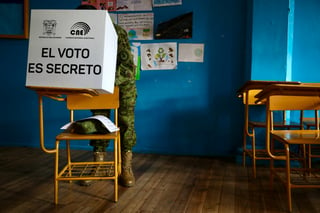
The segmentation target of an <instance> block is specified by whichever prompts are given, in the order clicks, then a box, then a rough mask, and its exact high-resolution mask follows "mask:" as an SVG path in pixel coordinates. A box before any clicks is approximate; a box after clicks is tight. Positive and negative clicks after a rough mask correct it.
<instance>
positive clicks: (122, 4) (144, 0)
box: [117, 0, 152, 11]
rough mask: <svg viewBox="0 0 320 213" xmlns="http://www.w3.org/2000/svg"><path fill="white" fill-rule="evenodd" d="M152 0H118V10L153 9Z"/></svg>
mask: <svg viewBox="0 0 320 213" xmlns="http://www.w3.org/2000/svg"><path fill="white" fill-rule="evenodd" d="M151 10H152V4H151V0H134V1H132V0H117V11H151Z"/></svg>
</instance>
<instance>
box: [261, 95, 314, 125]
mask: <svg viewBox="0 0 320 213" xmlns="http://www.w3.org/2000/svg"><path fill="white" fill-rule="evenodd" d="M267 105H268V106H267V108H268V110H269V112H270V113H272V112H273V111H277V110H301V112H302V113H301V115H300V117H301V118H300V120H301V121H303V111H305V110H314V111H315V118H314V119H315V123H316V124H317V125H316V129H319V123H318V119H319V115H318V110H320V97H319V96H299V95H297V96H286V95H274V96H270V97H269V100H268V104H267ZM270 116H271V117H272V115H271V114H270ZM272 126H273V121H272V119H271V128H272Z"/></svg>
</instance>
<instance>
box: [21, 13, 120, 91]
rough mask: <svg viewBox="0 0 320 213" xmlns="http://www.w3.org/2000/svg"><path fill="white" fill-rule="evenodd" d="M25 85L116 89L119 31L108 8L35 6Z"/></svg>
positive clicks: (31, 23) (102, 89) (31, 24)
mask: <svg viewBox="0 0 320 213" xmlns="http://www.w3.org/2000/svg"><path fill="white" fill-rule="evenodd" d="M30 20H31V21H30V39H29V50H28V64H27V75H26V86H32V87H48V88H76V89H95V90H97V91H98V92H99V93H113V88H114V82H115V71H116V59H117V40H118V37H117V33H116V31H115V29H114V26H113V23H112V20H111V18H110V16H109V14H108V12H107V11H105V10H32V11H31V19H30Z"/></svg>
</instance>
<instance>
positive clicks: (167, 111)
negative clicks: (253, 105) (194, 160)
mask: <svg viewBox="0 0 320 213" xmlns="http://www.w3.org/2000/svg"><path fill="white" fill-rule="evenodd" d="M79 2H80V1H79V0H68V1H56V0H46V1H42V0H30V8H31V9H72V8H75V7H76V6H77V5H78V4H79ZM246 2H247V1H246V0H224V1H220V0H211V1H206V3H205V4H200V3H196V2H194V1H191V0H184V1H183V5H182V6H175V7H165V8H164V7H163V8H155V9H154V13H155V24H157V23H159V22H161V21H165V20H168V19H170V18H172V17H175V16H177V15H180V14H183V13H185V12H189V11H193V15H194V23H193V32H194V34H193V38H192V39H189V40H164V41H163V40H162V42H166V41H176V42H191V43H204V44H205V58H204V63H179V64H178V69H177V70H174V71H172V70H165V71H147V72H142V73H141V79H140V80H139V81H138V82H137V87H138V93H139V96H138V101H137V106H136V130H137V137H138V140H137V145H136V147H135V150H134V151H136V152H149V153H166V154H190V155H220V156H225V155H233V154H234V153H235V152H236V149H237V147H239V146H240V145H241V143H242V142H241V141H242V123H243V109H242V103H241V102H240V100H238V99H237V98H236V95H235V93H236V90H237V89H238V88H239V87H240V86H241V85H242V84H243V83H244V82H245V80H248V78H247V77H248V73H249V72H248V67H250V66H248V64H247V63H246V60H247V57H246V51H247V50H246V46H247V43H246V41H247V37H246V32H247V28H246V27H247V25H246V21H247V18H248V14H250V12H249V13H247V3H246ZM249 6H250V5H249ZM156 42H158V41H156ZM277 43H278V41H277ZM279 43H281V42H280V41H279ZM0 46H1V48H0V58H1V59H0V67H1V68H0V69H1V78H0V89H1V91H2V98H1V105H0V111H1V112H2V115H1V122H0V134H1V135H2V137H1V139H0V145H1V146H7V145H11V146H33V147H38V146H39V133H38V128H39V126H38V103H37V96H36V94H35V93H34V92H33V91H29V90H27V89H26V88H25V87H24V85H25V77H26V74H25V73H26V72H25V70H26V63H27V49H28V40H10V39H1V40H0ZM277 66H279V65H278V64H277ZM246 67H247V68H246ZM245 69H246V70H245ZM45 106H46V111H45V113H46V118H45V121H46V124H47V126H46V131H45V134H46V137H45V139H46V143H47V144H48V146H53V142H54V136H55V134H56V133H57V132H59V127H60V126H61V125H62V124H64V123H65V122H66V121H67V118H68V117H67V112H66V111H65V109H64V104H62V103H56V102H54V101H51V100H47V101H46V102H45ZM74 148H77V149H78V148H81V149H88V148H89V147H88V146H87V145H86V144H85V145H82V146H80V144H77V145H76V146H75V147H74Z"/></svg>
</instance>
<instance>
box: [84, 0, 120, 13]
mask: <svg viewBox="0 0 320 213" xmlns="http://www.w3.org/2000/svg"><path fill="white" fill-rule="evenodd" d="M116 3H117V0H82V2H81V4H89V5H92V6H94V7H95V8H97V9H98V10H108V11H115V10H116V7H117V4H116Z"/></svg>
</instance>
